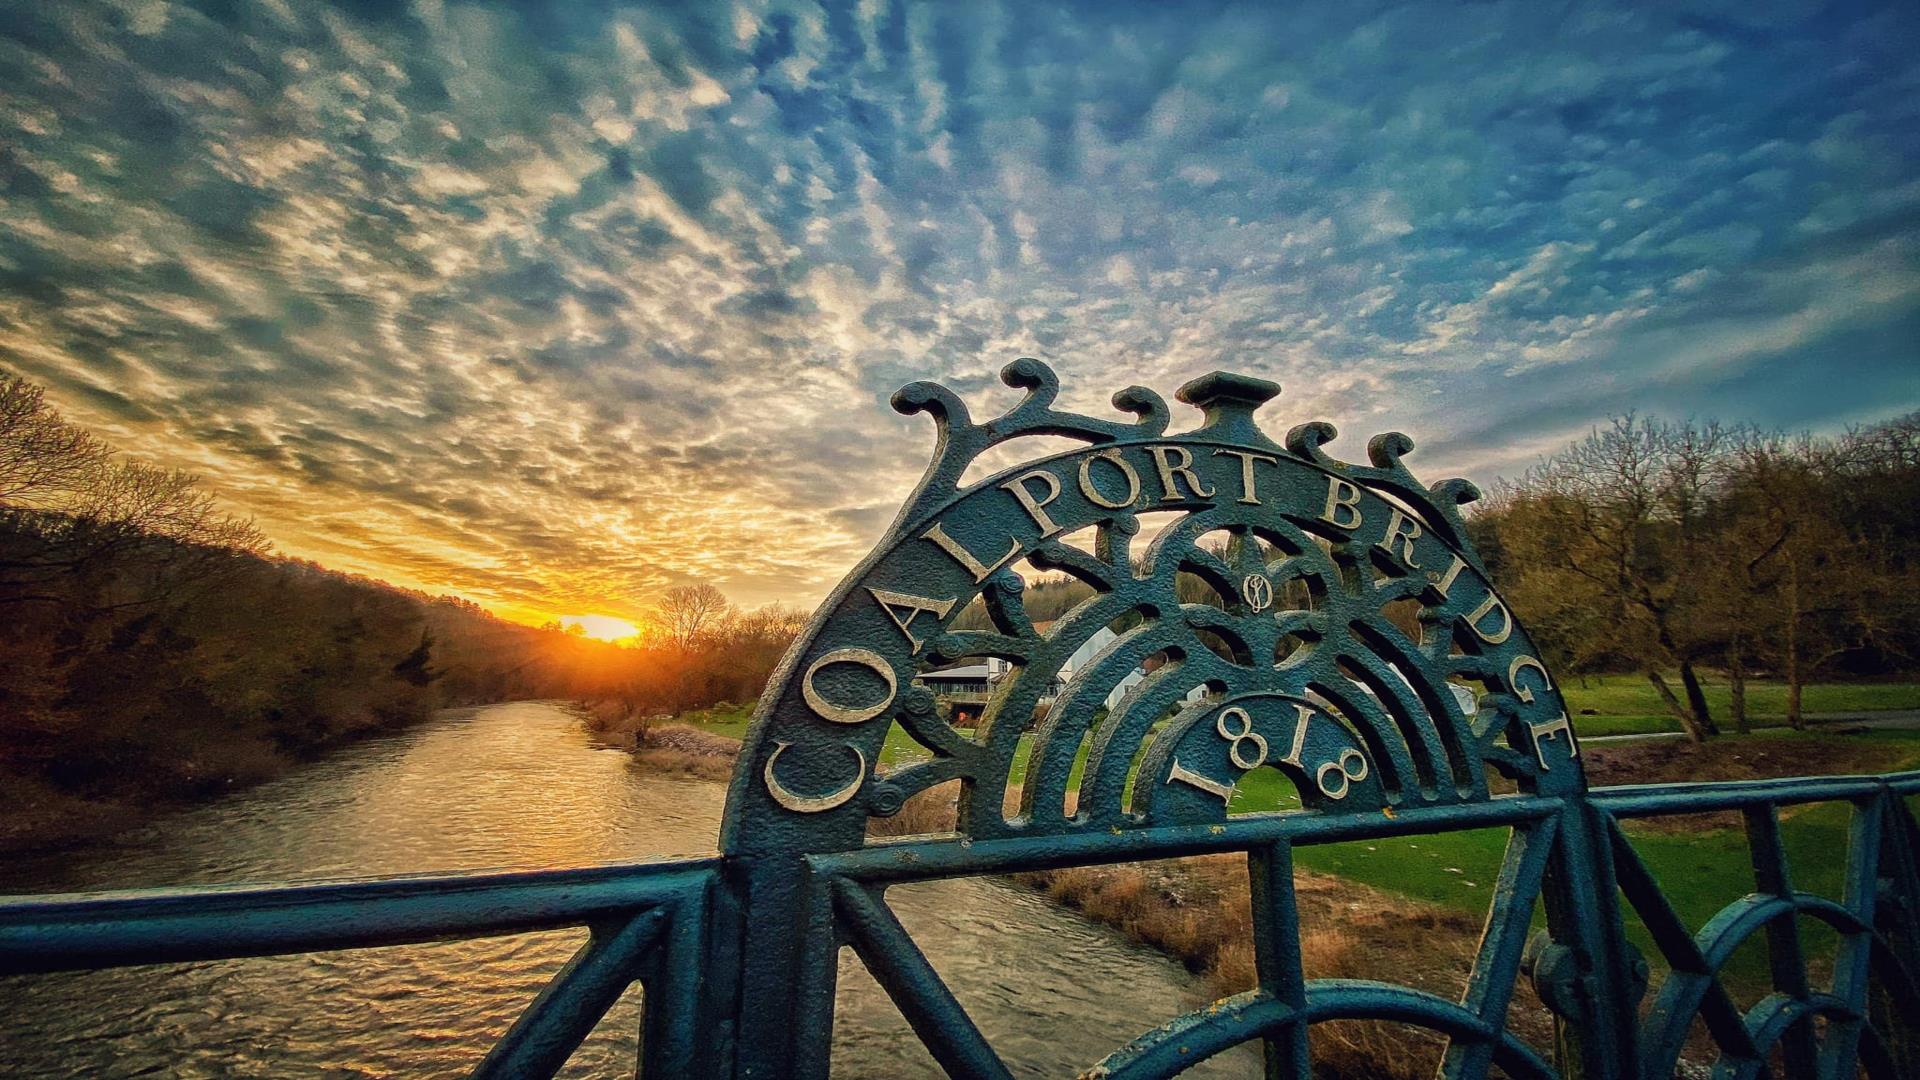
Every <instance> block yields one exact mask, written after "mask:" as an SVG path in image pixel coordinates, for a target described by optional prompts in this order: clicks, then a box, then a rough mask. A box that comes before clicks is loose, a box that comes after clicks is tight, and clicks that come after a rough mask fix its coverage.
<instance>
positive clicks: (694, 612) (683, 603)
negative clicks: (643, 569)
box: [654, 582, 732, 650]
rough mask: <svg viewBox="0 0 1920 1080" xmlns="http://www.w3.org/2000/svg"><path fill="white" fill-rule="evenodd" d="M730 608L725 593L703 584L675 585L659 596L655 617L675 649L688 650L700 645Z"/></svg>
mask: <svg viewBox="0 0 1920 1080" xmlns="http://www.w3.org/2000/svg"><path fill="white" fill-rule="evenodd" d="M731 608H732V605H731V604H729V603H728V602H727V597H726V594H725V593H723V592H721V591H720V590H719V589H716V588H714V587H713V586H712V585H709V584H707V583H705V582H701V583H700V584H698V585H675V586H674V587H673V588H671V589H668V590H667V591H666V592H665V593H662V594H661V596H660V605H659V607H657V608H656V609H655V611H654V617H655V619H656V620H657V621H658V622H659V624H660V626H661V627H662V628H663V629H664V630H665V632H666V635H667V640H668V641H670V642H671V643H672V644H673V645H674V646H675V647H676V648H679V649H682V650H687V649H692V648H693V647H694V646H696V645H698V644H700V642H701V640H702V639H703V638H704V637H705V636H706V635H707V634H709V633H711V632H712V631H713V630H714V629H715V628H716V627H717V626H718V625H719V624H720V622H721V621H722V620H723V619H725V618H726V615H727V612H728V611H729V610H730V609H731Z"/></svg>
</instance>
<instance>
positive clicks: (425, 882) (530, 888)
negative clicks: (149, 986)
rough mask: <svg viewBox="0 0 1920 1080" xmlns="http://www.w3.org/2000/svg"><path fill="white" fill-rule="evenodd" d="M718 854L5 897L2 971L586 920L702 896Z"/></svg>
mask: <svg viewBox="0 0 1920 1080" xmlns="http://www.w3.org/2000/svg"><path fill="white" fill-rule="evenodd" d="M719 868H720V860H719V859H717V858H706V859H693V860H687V861H683V862H646V863H629V864H621V865H611V866H595V867H587V868H583V869H575V870H528V871H516V872H509V873H488V874H442V875H432V876H422V877H402V878H380V879H375V880H362V881H334V882H319V883H308V884H300V885H280V886H239V887H236V886H197V887H196V886H189V887H183V888H176V889H164V890H152V889H142V890H130V891H125V892H106V893H87V894H61V895H51V896H39V897H15V898H8V899H0V970H4V971H8V972H14V973H19V972H29V971H61V970H75V969H82V968H100V967H119V966H124V965H128V964H142V963H162V962H169V963H171V962H181V961H200V960H220V959H229V958H233V957H239V956H266V955H274V954H281V953H299V952H315V951H321V950H328V949H345V948H365V947H370V946H376V945H404V944H413V943H418V942H425V941H442V940H448V939H452V938H461V937H480V936H486V935H490V934H501V933H513V932H519V931H527V930H542V929H552V928H556V927H563V926H576V925H580V924H582V923H586V922H589V921H591V920H593V919H596V918H600V917H605V916H608V915H612V914H616V913H622V912H625V913H631V912H634V911H638V910H643V909H646V908H649V907H657V906H661V905H665V904H672V903H679V902H682V901H686V900H691V899H695V898H697V897H698V896H700V895H701V894H702V893H703V892H704V890H705V889H706V888H707V887H708V885H709V883H710V882H711V881H712V880H713V879H714V878H715V877H716V876H717V875H718V873H719Z"/></svg>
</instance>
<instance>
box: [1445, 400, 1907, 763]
mask: <svg viewBox="0 0 1920 1080" xmlns="http://www.w3.org/2000/svg"><path fill="white" fill-rule="evenodd" d="M1469 524H1470V527H1471V529H1472V530H1473V533H1474V536H1475V540H1476V543H1477V545H1478V546H1479V548H1480V551H1481V553H1482V554H1483V555H1484V556H1485V557H1486V559H1487V562H1488V564H1489V569H1490V570H1491V571H1492V573H1493V576H1494V579H1495V581H1496V583H1497V584H1498V586H1499V588H1500V590H1501V592H1502V594H1503V595H1504V596H1505V597H1506V599H1507V601H1508V602H1509V603H1510V604H1511V606H1512V608H1513V610H1514V611H1515V612H1517V613H1518V614H1519V615H1520V617H1521V618H1523V619H1524V620H1525V621H1526V624H1527V627H1528V630H1529V631H1530V632H1531V633H1532V634H1533V636H1534V638H1535V640H1536V641H1537V642H1538V643H1539V644H1540V645H1541V646H1542V647H1543V648H1544V649H1545V650H1547V651H1548V652H1549V653H1550V654H1551V655H1550V657H1549V660H1550V662H1551V663H1552V664H1553V666H1554V667H1555V668H1556V669H1558V670H1563V671H1569V672H1590V671H1592V672H1637V673H1639V674H1641V675H1643V676H1644V677H1645V678H1646V679H1647V681H1648V682H1649V683H1650V684H1652V686H1653V687H1654V689H1655V690H1656V691H1657V692H1658V694H1659V695H1660V698H1661V700H1662V701H1663V702H1664V703H1665V705H1666V707H1667V709H1668V711H1669V712H1671V713H1672V714H1673V717H1674V719H1675V720H1676V721H1678V722H1679V724H1680V726H1681V728H1682V730H1683V731H1685V732H1686V733H1687V735H1688V736H1689V737H1690V738H1692V739H1694V740H1695V741H1699V740H1703V739H1706V738H1708V737H1710V736H1712V735H1715V734H1718V733H1719V731H1720V730H1721V728H1720V722H1719V719H1718V718H1716V717H1715V716H1714V715H1713V714H1712V711H1711V710H1710V709H1709V707H1708V702H1707V697H1706V695H1705V693H1704V692H1703V691H1702V688H1701V673H1702V671H1703V669H1707V668H1716V669H1719V670H1722V671H1724V673H1725V676H1726V678H1727V680H1728V682H1729V684H1730V690H1731V698H1732V700H1731V705H1730V716H1729V717H1728V719H1729V720H1730V722H1731V723H1732V725H1733V726H1734V727H1735V728H1736V729H1737V730H1739V731H1743V732H1744V731H1746V730H1747V728H1748V722H1749V717H1748V716H1747V713H1746V702H1745V685H1746V681H1747V679H1748V678H1750V677H1752V676H1753V675H1755V674H1757V673H1765V674H1768V675H1770V676H1773V677H1776V678H1779V679H1782V680H1784V681H1785V682H1786V684H1787V722H1788V723H1789V724H1790V725H1792V726H1794V727H1796V728H1797V727H1800V726H1801V725H1802V724H1803V723H1804V721H1805V716H1804V715H1803V712H1802V709H1801V689H1802V687H1804V686H1805V685H1806V683H1807V682H1808V681H1809V680H1812V679H1815V678H1818V677H1826V676H1832V675H1837V674H1848V675H1865V676H1885V675H1892V674H1898V673H1904V672H1910V671H1911V670H1912V668H1913V666H1914V657H1915V652H1916V648H1920V531H1917V530H1920V413H1914V414H1908V415H1906V416H1903V417H1899V418H1897V419H1894V420H1891V421H1887V422H1885V423H1881V424H1876V425H1873V426H1871V427H1866V428H1860V429H1855V430H1851V431H1848V432H1846V433H1844V434H1842V435H1839V436H1835V437H1831V438H1816V437H1814V436H1811V435H1797V436H1790V435H1783V434H1780V433H1778V432H1769V431H1765V430H1761V429H1759V428H1755V427H1752V426H1747V425H1722V424H1718V423H1712V422H1706V423H1701V422H1694V421H1679V422H1672V421H1662V420H1658V419H1650V418H1646V417H1641V416H1636V415H1626V416H1620V417H1616V418H1614V419H1613V420H1612V421H1610V422H1609V423H1608V424H1607V425H1606V426H1605V427H1602V428H1598V429H1596V430H1594V431H1593V432H1592V433H1590V434H1589V435H1588V436H1587V437H1586V438H1585V439H1583V440H1581V441H1579V442H1577V443H1575V444H1573V445H1571V446H1569V447H1567V448H1566V449H1564V450H1562V451H1560V452H1559V453H1557V454H1554V455H1552V456H1550V457H1548V458H1547V459H1545V460H1543V461H1542V462H1541V463H1540V464H1538V465H1536V466H1535V467H1533V468H1532V469H1529V470H1528V471H1527V472H1526V473H1525V474H1524V475H1522V476H1521V477H1519V478H1518V479H1516V480H1513V481H1511V482H1507V483H1502V484H1501V485H1499V486H1498V487H1497V488H1496V489H1495V490H1494V491H1493V493H1492V496H1491V498H1490V499H1488V500H1487V501H1486V502H1485V503H1484V504H1482V505H1481V507H1480V508H1479V510H1478V512H1477V513H1476V514H1475V515H1474V516H1473V517H1472V518H1471V519H1470V522H1469ZM1670 677H1671V678H1670ZM1673 679H1677V681H1678V684H1679V685H1678V687H1677V688H1676V687H1675V685H1674V682H1673V681H1672V680H1673Z"/></svg>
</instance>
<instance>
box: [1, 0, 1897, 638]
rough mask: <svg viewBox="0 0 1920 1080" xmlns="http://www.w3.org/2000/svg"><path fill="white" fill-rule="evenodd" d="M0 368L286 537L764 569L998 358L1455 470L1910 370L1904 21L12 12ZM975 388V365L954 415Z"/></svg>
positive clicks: (538, 578) (770, 590)
mask: <svg viewBox="0 0 1920 1080" xmlns="http://www.w3.org/2000/svg"><path fill="white" fill-rule="evenodd" d="M5 18H6V19H7V20H8V33H6V34H4V35H0V39H3V40H4V41H5V44H4V45H0V87H3V88H4V90H0V212H3V213H4V215H5V217H4V220H5V221H6V223H7V224H6V226H5V227H4V229H0V364H4V365H5V366H7V367H10V368H14V369H17V370H20V371H22V372H24V373H26V374H28V375H30V376H32V377H34V378H37V379H40V380H42V381H45V382H47V383H48V384H49V385H50V386H51V387H52V388H53V393H54V395H55V397H56V398H57V399H58V400H59V401H60V403H61V404H62V405H63V406H64V407H65V408H67V409H69V410H70V411H72V412H73V413H74V414H75V415H76V416H78V417H80V418H82V419H84V420H86V421H87V422H90V423H94V424H98V425H100V426H101V427H102V429H103V430H105V431H107V432H109V433H110V434H112V435H113V436H114V437H116V438H118V439H120V440H121V441H122V442H123V443H125V444H126V445H127V446H128V447H130V448H132V449H135V450H136V451H137V452H139V453H141V454H144V455H147V456H150V457H153V458H156V459H159V460H163V461H165V462H167V463H169V464H176V465H181V466H184V467H190V468H193V469H195V470H197V471H200V472H202V473H203V474H205V475H206V476H207V477H208V478H209V480H210V481H211V482H212V483H213V485H214V486H215V487H216V488H218V489H219V490H220V491H222V492H223V493H224V494H225V495H226V497H227V498H228V499H229V500H230V501H231V502H232V503H233V504H234V505H236V506H238V507H241V508H243V509H245V510H247V511H249V512H252V513H254V514H257V515H258V516H259V518H260V521H261V523H262V524H263V525H264V526H265V527H266V528H267V530H268V531H269V532H270V533H271V534H272V535H274V536H275V537H277V538H278V539H279V540H280V541H281V543H282V545H283V546H284V547H285V548H286V549H287V550H289V551H293V552H296V553H299V554H302V555H310V556H313V557H317V558H320V559H322V560H323V561H326V562H329V563H332V564H336V565H342V566H345V567H347V568H350V569H355V570H360V571H363V572H367V573H373V574H377V575H380V576H385V577H390V578H393V579H396V580H399V581H402V582H404V583H407V584H411V585H418V586H422V587H427V588H433V589H446V590H453V591H457V592H460V593H462V594H464V595H467V596H470V597H472V598H474V599H477V600H480V601H481V602H483V603H487V604H489V605H491V606H494V607H496V608H497V609H499V610H502V611H505V612H508V613H511V614H515V615H517V616H519V617H523V618H543V617H545V616H547V615H549V614H555V613H561V612H568V611H581V610H592V611H605V612H610V613H614V614H622V615H628V616H632V615H635V614H638V613H639V611H640V610H641V609H642V608H643V607H644V605H645V604H646V602H647V601H648V600H649V598H650V597H651V596H652V595H654V594H655V593H657V592H658V590H659V589H660V588H662V587H663V586H665V585H667V584H671V583H674V582H678V581H683V580H687V579H689V578H696V577H697V578H702V579H706V580H712V581H714V582H715V583H716V584H718V585H720V586H721V587H722V588H724V589H728V590H729V591H730V592H731V593H732V594H733V595H734V596H735V597H736V598H737V599H740V600H742V601H745V602H749V603H753V602H760V601H765V600H774V599H782V600H791V601H796V602H802V603H806V602H811V601H812V600H814V599H817V598H818V597H819V596H820V595H821V594H822V593H824V591H825V590H826V589H827V588H828V587H829V586H830V585H831V583H832V582H833V581H834V580H835V579H837V578H838V576H839V575H840V574H841V573H843V572H844V570H845V568H846V567H848V566H850V565H851V564H852V563H853V562H854V561H855V560H856V559H857V558H858V556H859V554H860V553H861V552H862V551H863V550H864V548H865V547H866V546H867V545H868V544H870V543H871V542H872V540H873V538H874V537H875V536H876V535H877V534H878V531H879V530H880V529H881V528H883V527H884V525H885V524H886V522H887V521H889V520H890V519H891V508H892V507H893V506H894V505H896V504H897V502H898V501H899V499H900V498H901V497H902V496H903V495H904V494H905V492H906V490H907V488H908V487H909V485H910V484H911V483H912V481H913V479H914V478H915V476H916V475H917V474H918V471H919V468H920V465H921V463H922V461H923V460H924V455H925V453H926V452H927V448H928V442H929V439H928V432H927V431H926V430H925V425H924V422H923V421H919V420H908V419H903V418H900V417H896V416H894V415H893V414H891V413H890V412H889V411H888V410H887V409H886V407H885V400H886V397H887V395H888V394H889V393H890V392H891V390H892V389H893V388H894V387H895V386H897V385H899V384H900V383H902V382H906V381H909V380H911V379H915V378H923V377H931V378H938V379H943V380H946V381H948V382H950V383H951V384H952V385H954V386H955V387H956V388H957V389H959V390H960V391H961V392H962V393H964V394H966V395H968V396H970V397H973V398H974V399H975V400H976V401H977V402H978V403H979V404H980V405H981V407H982V408H989V407H993V406H995V405H997V404H999V403H1000V402H1001V401H1003V400H1005V398H1004V396H1003V395H1004V394H1005V392H1004V390H1003V389H1001V388H999V387H998V385H997V383H996V382H995V381H994V380H993V378H992V373H993V372H994V371H995V370H997V369H998V368H999V367H1000V366H1001V365H1002V364H1004V363H1005V362H1006V361H1008V360H1010V359H1012V358H1013V357H1015V356H1019V355H1038V356H1041V357H1043V358H1045V359H1047V360H1048V361H1049V362H1051V363H1053V364H1055V365H1056V367H1057V368H1058V369H1059V370H1060V371H1061V373H1062V377H1063V380H1064V382H1065V386H1066V389H1065V396H1066V399H1067V401H1068V403H1069V404H1071V405H1072V406H1074V407H1078V408H1084V409H1104V408H1105V407H1106V404H1105V403H1106V398H1107V396H1108V395H1109V394H1110V393H1111V392H1112V390H1114V389H1116V388H1117V387H1118V386H1120V385H1124V384H1126V383H1132V382H1143V383H1148V384H1151V385H1155V386H1157V387H1160V388H1161V389H1163V390H1171V389H1172V388H1173V387H1175V386H1177V385H1178V384H1179V383H1180V382H1181V381H1183V380H1185V379H1187V378H1190V377H1192V376H1194V375H1197V374H1199V373H1201V372H1204V371H1206V370H1209V369H1213V368H1230V369H1238V370H1245V371H1250V372H1253V373H1256V374H1261V375H1266V376H1269V377H1273V378H1275V379H1277V380H1278V381H1280V382H1281V383H1282V384H1283V385H1285V386H1286V387H1287V393H1286V395H1285V396H1284V397H1283V398H1282V399H1281V401H1280V402H1279V403H1276V404H1275V405H1274V406H1271V407H1270V411H1271V412H1272V413H1274V419H1273V420H1272V423H1273V425H1274V426H1276V427H1284V426H1286V425H1288V424H1290V423H1292V422H1296V421H1298V420H1302V419H1308V418H1326V419H1331V420H1333V421H1335V422H1337V423H1339V424H1341V425H1343V426H1344V427H1346V428H1348V429H1349V431H1350V434H1352V435H1360V436H1364V435H1366V434H1370V433H1372V432H1373V431H1376V430H1382V429H1386V428H1397V429H1401V430H1406V431H1409V432H1411V433H1413V434H1414V435H1415V436H1416V438H1417V439H1418V440H1419V441H1420V442H1421V443H1422V449H1421V451H1420V452H1419V453H1418V454H1417V455H1416V457H1415V458H1414V459H1413V461H1414V462H1415V463H1416V467H1418V468H1419V469H1421V470H1422V471H1423V472H1425V473H1428V474H1430V475H1439V474H1442V473H1447V472H1450V471H1453V470H1456V469H1460V470H1466V471H1468V472H1471V473H1474V474H1475V475H1476V476H1477V478H1478V479H1481V480H1487V479H1491V477H1492V475H1494V474H1495V473H1498V472H1501V471H1512V470H1514V469H1517V468H1521V467H1524V466H1525V465H1526V464H1527V462H1528V461H1529V460H1531V459H1532V458H1533V457H1534V456H1536V455H1537V454H1538V453H1540V452H1542V451H1543V450H1545V449H1550V448H1551V447H1552V446H1554V445H1556V440H1563V439H1565V438H1566V437H1568V436H1569V435H1571V434H1577V433H1579V432H1580V431H1583V430H1584V429H1585V427H1586V426H1588V425H1590V424H1592V423H1593V422H1594V421H1595V420H1597V419H1600V418H1602V417H1603V416H1604V414H1605V413H1606V412H1607V411H1609V410H1614V409H1621V408H1629V407H1637V408H1643V409H1650V410H1654V411H1660V412H1668V413H1697V414H1709V413H1711V414H1715V415H1719V416H1722V417H1725V418H1728V419H1741V418H1754V419H1758V420H1761V421H1763V422H1766V423H1772V424H1779V425H1783V426H1790V427H1800V426H1815V427H1831V426H1833V425H1837V424H1841V423H1846V422H1853V421H1857V420H1860V419H1863V418H1867V417H1868V414H1870V413H1872V412H1873V411H1874V410H1880V411H1881V412H1882V413H1891V412H1895V411H1900V410H1904V409H1909V408H1913V407H1915V406H1916V405H1920V386H1916V384H1915V382H1914V380H1913V379H1912V378H1911V377H1910V376H1908V377H1905V378H1902V377H1901V376H1900V374H1899V373H1900V372H1902V371H1910V370H1912V369H1913V368H1914V361H1915V359H1916V357H1915V352H1916V346H1915V344H1914V343H1915V341H1916V340H1920V334H1914V333H1911V332H1909V331H1911V330H1912V329H1913V328H1914V327H1915V326H1916V324H1920V283H1916V275H1915V270H1914V268H1915V266H1917V265H1920V257H1916V256H1920V251H1917V250H1916V246H1917V245H1920V187H1916V184H1915V182H1914V180H1913V176H1914V174H1915V165H1916V158H1920V141H1916V137H1915V135H1914V132H1915V131H1916V130H1920V127H1917V126H1916V125H1915V124H1914V123H1913V121H1914V119H1915V118H1914V116H1913V114H1912V102H1913V101H1914V100H1915V93H1914V91H1915V89H1916V86H1920V63H1916V61H1915V60H1914V59H1913V57H1912V56H1911V55H1910V52H1911V50H1908V49H1905V48H1904V47H1903V46H1902V42H1910V41H1911V40H1912V39H1913V37H1914V35H1915V30H1916V26H1915V23H1916V15H1915V14H1914V12H1913V10H1912V8H1911V5H1899V4H1886V5H1882V6H1879V7H1877V8H1875V7H1869V8H1866V9H1862V10H1859V11H1857V12H1850V13H1847V14H1844V15H1843V14H1836V13H1832V12H1828V11H1826V10H1825V9H1815V8H1811V7H1808V8H1800V7H1796V6H1793V5H1786V6H1784V7H1782V8H1781V9H1780V10H1778V11H1769V12H1763V13H1750V12H1749V11H1747V9H1744V8H1743V9H1738V10H1728V11H1721V10H1717V9H1713V8H1710V7H1689V8H1687V9H1685V10H1679V9H1676V10H1664V9H1661V10H1655V9H1624V10H1615V11H1601V10H1598V9H1596V10H1591V11H1589V10H1583V11H1581V12H1578V13H1576V14H1575V15H1573V16H1567V15H1565V14H1564V13H1555V12H1547V11H1543V10H1540V9H1538V8H1537V7H1535V6H1532V5H1524V4H1489V5H1476V6H1473V7H1470V8H1449V9H1439V8H1434V7H1426V6H1405V7H1388V8H1365V9H1362V8H1359V7H1356V6H1354V5H1334V4H1320V5H1309V6H1305V7H1301V6H1294V7H1289V8H1275V9H1270V10H1244V9H1222V10H1218V11H1213V12H1195V11H1192V10H1184V9H1183V10H1178V11H1176V10H1173V9H1172V8H1171V7H1170V6H1166V5H1147V4H1141V5H1134V6H1131V7H1123V8H1120V9H1116V10H1113V11H1107V12H1103V13H1102V16H1101V17H1100V18H1098V19H1093V18H1091V17H1082V16H1079V15H1076V14H1075V13H1073V11H1072V10H1071V9H1067V8H1054V7H1048V6H1043V5H1031V4H999V5H978V6H973V7H969V8H967V9H965V10H959V9H952V10H947V9H931V8H927V7H921V6H904V5H898V4H894V3H887V2H880V3H868V4H861V5H857V6H852V7H849V6H846V5H828V6H814V5H810V4H805V3H786V2H779V3H760V2H757V0H754V2H747V0H742V2H740V3H736V4H734V5H732V6H731V7H728V6H719V5H712V6H707V5H703V6H693V7H689V8H687V9H684V10H682V9H674V8H666V7H656V6H641V5H598V4H595V5H576V4H557V3H556V4H547V5H536V4H519V5H508V4H504V3H499V2H481V0H470V2H452V3H447V2H440V0H434V2H420V3H416V4H414V5H412V6H408V7H393V8H389V7H388V6H386V5H339V6H332V7H329V6H325V5H293V6H288V5H254V6H247V5H238V6H235V5H211V4H210V5H206V6H202V7H196V6H194V5H191V4H181V3H175V4H166V5H163V4H157V3H156V4H145V5H140V6H139V7H138V9H137V10H134V11H133V12H132V13H131V14H126V15H123V14H121V13H120V11H119V9H117V8H110V7H107V6H104V5H101V6H95V5H84V4H74V5H37V6H29V7H28V8H25V9H22V10H21V11H19V12H12V13H9V14H8V15H6V16H5ZM989 399H991V401H990V400H989Z"/></svg>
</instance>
